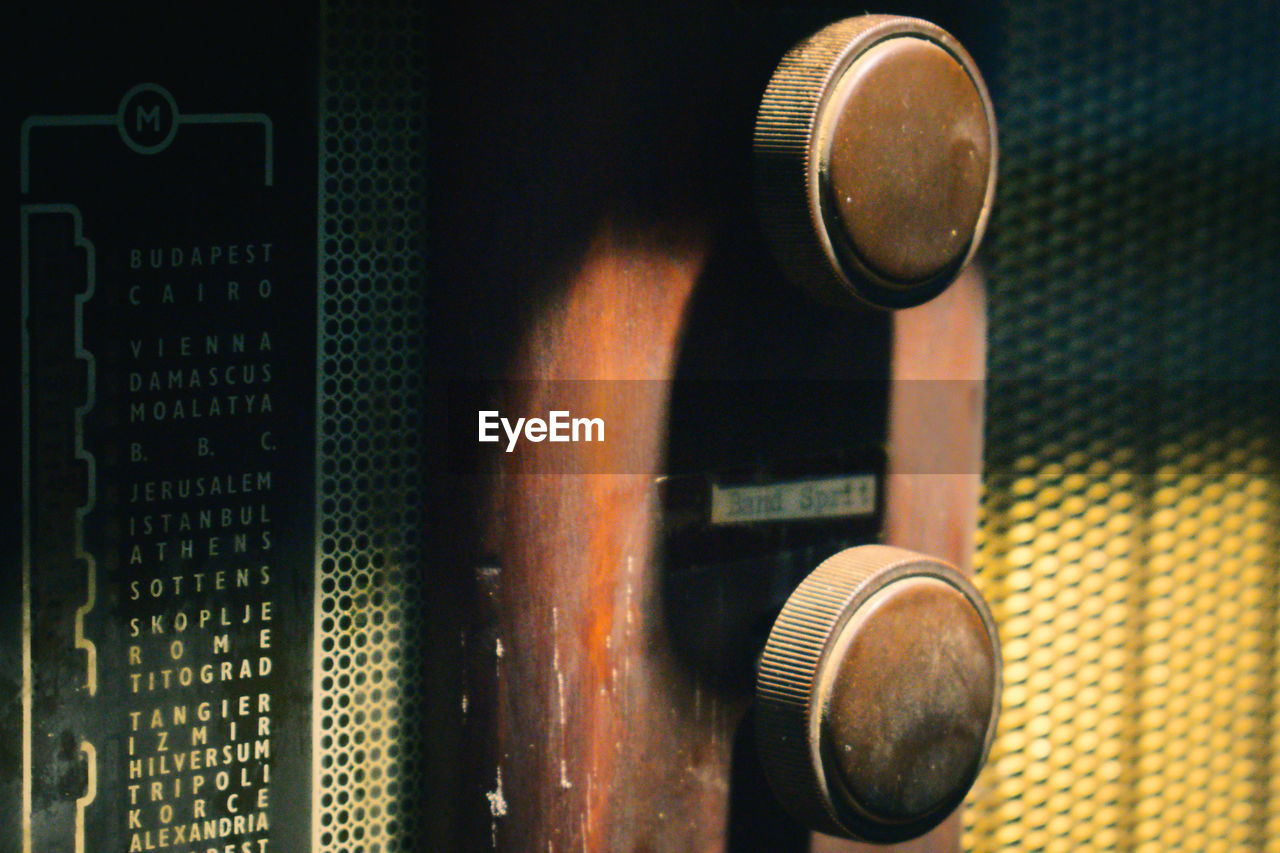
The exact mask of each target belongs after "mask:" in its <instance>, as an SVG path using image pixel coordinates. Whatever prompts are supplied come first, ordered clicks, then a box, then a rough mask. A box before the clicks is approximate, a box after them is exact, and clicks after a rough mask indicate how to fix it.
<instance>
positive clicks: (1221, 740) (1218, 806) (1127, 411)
mask: <svg viewBox="0 0 1280 853" xmlns="http://www.w3.org/2000/svg"><path fill="white" fill-rule="evenodd" d="M1002 18H1003V26H1004V28H1005V32H1004V33H1003V36H1002V41H1003V44H1004V46H1005V55H1004V56H1003V57H1002V69H1001V70H1000V71H999V72H998V73H997V75H996V78H997V86H996V87H995V90H996V96H997V114H998V116H999V118H1000V122H1001V144H1002V151H1001V156H1002V169H1001V180H1002V184H1001V187H1000V194H999V197H998V200H997V206H996V211H995V218H994V220H993V223H992V229H991V235H990V237H989V243H988V251H987V271H988V275H989V286H990V299H991V302H990V304H991V355H990V376H991V385H990V388H989V410H988V435H987V460H986V464H987V470H986V475H985V490H984V492H985V496H984V500H983V506H982V524H981V530H980V534H979V543H978V563H977V572H978V578H977V582H978V585H979V586H980V587H981V588H982V590H983V592H984V594H985V595H987V597H988V600H989V601H990V602H991V603H992V605H993V609H994V610H995V612H996V617H997V621H998V622H999V624H1000V626H1001V633H1002V640H1003V642H1004V653H1005V661H1006V664H1005V666H1006V669H1005V685H1006V687H1005V696H1004V709H1003V713H1004V716H1003V720H1002V722H1001V729H1000V734H999V736H998V738H997V741H996V744H995V746H994V749H993V751H992V756H991V760H990V762H989V764H988V766H987V768H986V770H985V771H984V773H983V775H982V777H981V778H980V780H979V782H978V784H977V785H976V786H975V789H974V791H973V793H972V794H971V797H970V800H969V804H968V806H967V811H966V817H965V824H966V825H965V839H964V847H965V849H966V850H971V851H1024V850H1025V851H1073V853H1075V851H1150V853H1166V851H1188V853H1204V851H1280V694H1278V692H1277V688H1278V687H1280V684H1278V679H1280V668H1278V667H1280V659H1278V658H1277V655H1278V654H1280V646H1278V644H1277V625H1278V622H1277V615H1276V613H1277V611H1276V608H1277V605H1278V604H1280V598H1278V587H1277V572H1280V420H1278V419H1277V416H1276V411H1280V405H1278V401H1280V393H1278V392H1280V382H1278V381H1277V380H1280V51H1277V50H1276V49H1275V46H1274V41H1275V37H1276V34H1277V33H1280V6H1278V5H1277V4H1274V3H1271V2H1264V0H1229V2H1226V3H1222V4H1208V3H1191V2H1156V1H1155V0H1147V1H1146V2H1120V3H1113V2H1104V0H1085V2H1079V3H1070V4H1063V3H1058V2H1055V0H1031V2H1021V0H1019V2H1009V3H1006V4H1005V5H1004V7H1003V12H1002Z"/></svg>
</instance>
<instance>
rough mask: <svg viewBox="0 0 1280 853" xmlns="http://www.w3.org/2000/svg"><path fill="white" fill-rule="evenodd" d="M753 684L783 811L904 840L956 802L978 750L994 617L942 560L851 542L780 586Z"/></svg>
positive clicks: (992, 692)
mask: <svg viewBox="0 0 1280 853" xmlns="http://www.w3.org/2000/svg"><path fill="white" fill-rule="evenodd" d="M756 695H757V699H758V708H757V732H758V736H759V742H760V743H759V747H760V754H761V761H762V763H763V765H764V769H765V772H766V774H767V775H768V777H769V781H770V784H771V786H772V787H773V789H774V792H775V793H776V794H777V796H778V798H779V799H780V800H781V801H782V803H783V805H784V806H786V808H787V810H788V811H790V812H791V813H792V814H793V815H794V816H795V817H797V818H798V819H800V820H801V821H802V822H804V823H806V824H808V825H809V826H810V827H812V828H813V829H816V830H819V831H821V832H826V833H829V834H832V835H840V836H844V837H847V838H856V839H859V840H862V841H872V842H880V843H892V842H897V841H905V840H907V839H909V838H914V837H916V836H918V835H922V834H924V833H925V832H928V831H929V830H930V829H932V828H933V827H934V826H936V825H938V824H939V823H941V822H942V821H943V820H944V819H945V818H946V817H947V816H948V815H949V814H950V813H951V812H952V811H953V810H954V809H955V808H956V806H958V805H959V804H960V802H961V801H962V800H963V799H964V796H965V794H966V793H967V792H968V790H969V788H970V786H971V785H972V784H973V781H974V779H975V778H976V777H977V775H978V771H979V770H980V769H981V767H982V764H983V762H984V761H985V759H986V755H987V752H988V750H989V749H990V746H991V740H992V738H993V736H994V734H995V728H996V719H997V716H998V714H999V706H1000V701H999V699H1000V646H999V639H998V637H997V634H996V628H995V623H994V621H993V620H992V618H991V613H990V611H989V610H988V609H987V605H986V603H985V602H984V601H983V600H982V596H981V595H980V594H979V593H978V591H977V590H976V589H975V588H974V586H973V584H971V583H970V582H969V581H968V580H967V579H966V578H965V577H964V576H963V575H962V574H960V572H958V571H957V570H956V569H954V568H952V567H951V566H949V565H947V564H946V563H942V562H940V561H938V560H934V559H932V558H930V557H925V556H922V555H920V554H916V553H913V552H911V551H906V550H903V549H900V548H892V547H888V546H883V545H864V546H860V547H856V548H849V549H847V550H845V551H841V552H840V553H838V554H836V555H835V556H833V557H831V558H829V559H827V560H826V561H824V562H823V563H822V564H820V565H819V566H818V568H817V569H815V570H814V571H813V573H812V574H810V575H809V577H808V578H806V579H805V581H804V582H803V583H801V584H800V586H799V587H798V588H797V589H796V591H795V592H794V593H793V594H792V595H791V597H790V599H788V601H787V603H786V606H785V607H784V608H783V610H782V613H781V614H780V615H779V616H778V619H777V621H776V622H775V624H774V626H773V630H772V632H771V633H770V635H769V641H768V643H767V645H766V646H765V650H764V654H763V656H762V658H761V662H760V672H759V676H758V681H757V690H756Z"/></svg>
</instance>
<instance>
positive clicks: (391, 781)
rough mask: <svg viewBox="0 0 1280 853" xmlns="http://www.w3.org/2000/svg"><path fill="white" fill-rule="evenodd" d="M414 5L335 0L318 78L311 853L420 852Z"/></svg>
mask: <svg viewBox="0 0 1280 853" xmlns="http://www.w3.org/2000/svg"><path fill="white" fill-rule="evenodd" d="M423 15H424V12H423V10H422V8H421V6H420V5H419V4H414V3H409V2H401V0H391V2H383V3H377V4H371V3H364V2H356V0H352V2H342V0H332V2H328V3H327V4H326V5H325V6H324V9H323V15H322V19H321V21H322V32H321V39H322V43H321V74H322V79H321V81H320V83H321V86H320V113H321V126H320V188H321V189H320V210H319V228H320V233H319V243H320V258H319V263H320V288H321V289H320V316H319V342H320V359H319V365H318V371H319V373H318V377H317V381H318V387H319V399H318V407H319V408H318V412H317V424H318V432H319V435H318V445H319V447H318V458H317V472H318V473H317V483H316V496H317V502H318V510H317V531H318V536H319V553H318V554H317V559H318V560H319V567H318V578H317V589H318V612H317V615H316V618H317V633H316V642H317V659H316V670H317V677H316V679H317V685H316V686H317V690H316V712H315V713H316V719H317V724H316V745H315V750H316V783H315V786H314V790H315V805H314V815H313V821H314V826H315V831H314V843H313V845H312V846H313V849H314V850H315V851H316V853H395V851H409V850H415V849H419V848H418V847H417V846H416V845H417V844H418V839H419V838H420V835H419V832H418V829H417V825H416V818H415V814H417V813H420V811H421V809H422V806H423V803H424V802H425V799H426V798H425V795H424V794H423V790H424V789H425V787H426V786H427V784H428V783H429V780H428V779H426V778H425V773H424V772H423V769H422V767H421V766H419V761H420V759H419V758H418V756H419V755H420V753H421V748H420V743H419V739H420V738H419V732H420V731H421V719H420V717H421V707H422V702H423V701H425V700H424V696H425V692H424V691H425V686H424V684H423V683H422V675H421V671H420V666H419V664H418V661H420V660H421V659H422V657H423V656H422V653H421V645H422V642H423V638H422V619H421V613H420V611H419V609H418V607H417V603H418V602H419V601H420V597H421V594H422V590H421V588H420V582H419V567H420V564H421V560H422V555H421V547H422V543H421V536H422V529H423V525H424V520H423V519H422V518H421V514H422V513H421V508H422V506H423V503H424V501H423V494H422V489H423V483H422V467H423V466H422V457H421V454H422V453H423V452H424V444H425V443H424V441H423V438H422V435H421V429H420V421H421V413H422V411H423V410H424V406H425V401H424V399H423V392H422V385H423V382H422V376H423V367H424V366H423V357H424V353H423V347H424V346H425V337H426V336H425V334H424V328H425V319H424V314H425V299H426V295H425V293H424V287H423V278H424V269H423V259H424V252H423V245H422V244H423V234H424V224H423V221H422V220H423V216H422V204H423V202H422V198H423V192H424V190H423V186H422V178H421V176H422V174H423V172H424V169H423V163H422V159H421V158H422V149H423V144H422V143H423V134H424V127H423V122H424V115H425V109H424V103H423V98H424V87H425V80H424V77H425V71H424V68H425V63H424V61H423V56H422V55H421V53H422V51H421V47H420V41H421V40H420V38H418V36H420V35H421V33H422V32H423V26H424V23H423Z"/></svg>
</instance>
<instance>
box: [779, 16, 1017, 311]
mask: <svg viewBox="0 0 1280 853" xmlns="http://www.w3.org/2000/svg"><path fill="white" fill-rule="evenodd" d="M755 160H756V196H757V203H758V207H759V209H760V215H761V219H762V223H763V225H764V230H765V232H766V234H767V235H768V237H769V240H770V242H771V243H772V244H773V248H774V250H775V254H776V255H777V257H778V260H779V262H780V263H781V265H782V267H783V269H784V271H785V272H786V274H787V275H788V276H789V277H791V278H793V279H794V280H796V282H797V283H799V284H801V285H803V286H805V287H806V288H808V289H810V290H811V291H813V292H814V293H815V294H816V295H817V296H818V297H819V298H821V299H823V300H824V301H827V302H834V303H838V304H846V305H848V304H866V305H872V306H875V307H878V308H907V307H910V306H913V305H919V304H920V303H922V302H925V301H927V300H929V299H932V298H933V297H934V296H936V295H938V294H939V293H941V292H942V291H943V290H944V289H945V288H946V287H947V285H948V284H950V283H951V281H952V280H954V279H955V277H956V275H957V274H958V273H959V272H960V270H961V269H962V268H963V267H964V265H965V264H966V263H968V262H969V260H970V259H971V258H972V257H973V254H974V252H975V250H976V249H977V247H978V244H979V243H980V242H981V240H982V235H983V232H984V231H985V230H986V226H987V218H988V215H989V213H990V210H991V203H992V199H993V197H994V195H995V186H996V123H995V113H994V112H993V110H992V106H991V97H990V95H989V94H988V93H987V87H986V84H984V83H983V81H982V76H981V75H980V74H979V73H978V69H977V67H976V66H975V65H974V63H973V60H972V58H970V56H969V54H968V53H966V52H965V49H964V48H963V47H961V46H960V44H959V43H958V42H957V41H956V40H955V39H954V38H952V37H951V36H950V35H949V34H948V33H947V32H946V31H944V30H942V29H941V28H939V27H936V26H934V25H933V24H930V23H928V22H927V21H921V20H918V19H915V18H901V17H894V16H889V15H864V16H861V17H857V18H850V19H848V20H845V21H840V22H839V23H835V24H832V25H831V26H829V27H826V28H825V29H823V30H820V31H819V32H818V33H816V34H815V35H813V36H812V37H811V38H809V39H807V40H806V41H803V42H801V43H800V44H798V45H796V46H795V47H794V48H792V49H791V51H790V52H789V53H787V54H786V56H785V57H783V59H782V62H781V63H780V64H779V66H778V68H777V70H776V71H775V72H774V75H773V79H772V80H771V81H770V83H769V86H768V89H767V90H766V92H765V95H764V100H763V102H762V103H761V105H760V112H759V115H758V117H757V120H756V131H755Z"/></svg>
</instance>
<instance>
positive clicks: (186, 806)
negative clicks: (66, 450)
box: [111, 242, 285, 853]
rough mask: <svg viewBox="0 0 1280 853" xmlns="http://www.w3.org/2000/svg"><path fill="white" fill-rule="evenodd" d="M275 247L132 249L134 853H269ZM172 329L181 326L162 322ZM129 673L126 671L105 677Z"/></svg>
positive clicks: (126, 590) (127, 557) (127, 532)
mask: <svg viewBox="0 0 1280 853" xmlns="http://www.w3.org/2000/svg"><path fill="white" fill-rule="evenodd" d="M274 249H275V247H274V246H273V244H272V243H268V242H251V243H242V244H222V245H206V246H163V247H138V248H130V249H128V250H127V255H126V258H125V264H124V266H125V268H126V270H127V278H128V280H127V281H125V282H122V284H123V285H124V294H125V311H124V317H125V320H124V324H123V325H124V326H125V330H122V331H121V332H120V334H121V335H122V336H123V337H125V351H124V353H123V357H122V360H121V361H120V364H121V369H122V370H123V374H124V375H123V376H122V377H120V378H119V379H120V382H119V387H120V389H121V392H122V395H123V401H122V407H121V409H122V410H121V412H120V415H119V417H120V422H121V429H122V432H123V433H124V434H125V435H126V436H127V438H126V440H125V441H124V442H123V443H122V452H123V454H124V456H125V459H126V462H125V470H126V472H127V476H126V477H125V478H124V482H123V483H122V489H121V493H120V495H119V500H120V504H121V507H120V510H121V513H122V519H121V522H122V525H121V526H122V534H123V535H122V537H121V543H120V553H119V554H118V560H119V564H120V566H121V567H122V569H123V571H122V572H121V573H120V574H119V577H121V578H122V579H123V580H122V584H123V588H121V589H118V590H116V591H115V592H116V596H117V599H118V600H119V601H120V602H121V610H122V616H123V618H124V622H125V625H124V631H125V637H126V643H127V645H126V649H125V652H126V657H127V660H126V666H125V668H124V669H123V670H122V671H123V672H124V673H125V679H126V683H125V684H123V685H119V686H120V687H121V688H122V691H123V694H124V695H125V696H127V697H128V698H127V702H126V705H125V707H123V708H121V709H120V713H121V714H123V715H124V718H125V720H126V721H127V725H126V740H125V743H124V749H123V755H122V760H123V761H124V763H125V767H124V768H123V770H124V773H123V776H124V779H125V780H126V784H125V786H124V788H123V790H122V791H121V792H120V795H121V796H123V797H124V798H125V804H124V805H125V814H126V816H127V833H128V834H127V838H128V847H127V850H128V853H135V851H174V853H268V851H270V850H272V849H274V848H273V847H272V846H271V839H270V829H271V822H270V804H271V796H272V788H271V785H272V778H271V773H272V747H273V736H274V732H273V716H272V715H273V706H272V703H273V701H274V700H275V697H274V696H273V694H272V692H271V690H270V687H269V685H270V683H271V679H270V676H271V673H272V671H273V668H274V666H275V664H274V658H273V655H274V654H275V652H276V640H277V636H278V631H279V630H281V628H282V626H280V625H279V624H278V621H277V620H278V617H279V614H278V612H277V603H276V601H275V600H274V599H273V595H272V592H273V587H272V584H273V580H274V575H275V573H276V566H275V565H273V562H272V545H273V536H274V534H275V531H274V529H273V524H274V520H273V519H274V517H275V516H276V515H277V512H276V509H277V507H278V506H279V501H280V500H281V497H280V496H281V494H282V491H281V490H280V489H281V483H280V482H279V474H278V472H277V471H276V470H275V469H274V468H273V465H272V460H273V453H274V451H275V450H276V448H277V435H279V434H281V433H280V430H279V429H276V428H274V427H275V423H276V422H275V414H274V412H275V408H274V404H275V401H274V400H273V399H272V397H273V391H274V386H273V382H275V381H277V376H276V370H275V365H276V364H277V363H278V362H277V359H278V358H280V357H285V356H284V355H281V354H277V352H276V346H277V345H278V343H279V341H278V335H277V334H276V333H277V332H278V329H276V328H274V327H272V325H271V323H272V322H273V321H274V322H279V319H278V318H280V317H281V316H282V312H281V311H280V310H279V307H278V306H276V305H274V298H275V297H274V292H275V283H274V281H273V268H272V259H273V255H274V254H275V252H274ZM165 318H172V322H165ZM111 671H120V670H114V669H113V670H111Z"/></svg>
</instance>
